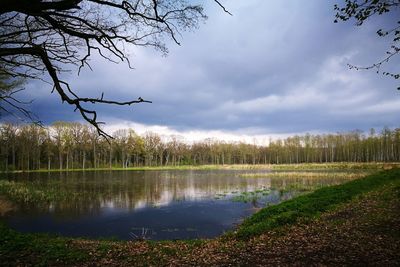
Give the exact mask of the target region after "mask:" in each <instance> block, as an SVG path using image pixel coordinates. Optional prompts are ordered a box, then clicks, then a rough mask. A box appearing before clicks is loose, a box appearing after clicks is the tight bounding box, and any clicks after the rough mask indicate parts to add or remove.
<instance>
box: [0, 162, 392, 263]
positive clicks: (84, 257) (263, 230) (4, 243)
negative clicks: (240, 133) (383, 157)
mask: <svg viewBox="0 0 400 267" xmlns="http://www.w3.org/2000/svg"><path fill="white" fill-rule="evenodd" d="M246 179H251V178H246ZM256 179H260V178H256ZM279 179H281V178H279ZM313 179H315V178H313ZM399 193H400V169H397V168H394V169H391V170H385V171H381V172H378V173H375V174H372V175H368V176H367V177H365V178H360V179H355V180H353V181H350V182H347V183H344V184H341V185H335V186H330V187H324V188H320V189H317V190H315V191H314V192H311V193H309V194H306V195H302V196H298V197H296V198H293V199H291V200H288V201H285V202H282V203H280V204H277V205H272V206H268V207H266V208H263V209H261V210H260V211H258V212H257V213H256V214H254V215H252V216H251V217H250V218H248V219H246V220H245V221H244V222H243V223H242V224H241V225H239V227H238V228H237V229H236V230H234V231H231V232H229V233H227V234H225V235H223V236H222V237H220V238H216V239H211V240H194V241H164V242H154V241H135V242H120V241H110V240H87V239H71V238H65V237H56V236H51V235H48V234H22V233H18V232H15V231H14V230H11V229H10V228H8V227H7V226H5V225H4V224H0V241H1V242H0V251H1V253H0V258H1V260H2V262H3V263H4V264H20V265H25V264H34V265H56V264H62V265H86V264H89V263H90V264H99V265H106V264H114V265H120V266H121V265H144V264H146V265H171V264H172V265H185V264H194V263H195V264H196V265H210V264H211V265H224V264H228V263H231V264H232V263H235V264H237V265H245V264H266V263H265V262H264V260H265V257H266V255H267V256H268V257H267V258H268V262H269V263H270V264H271V263H274V264H275V263H276V264H283V263H286V264H290V259H292V260H293V261H295V262H297V263H303V264H307V263H310V257H313V258H315V259H314V260H313V262H314V263H320V264H328V263H331V264H344V263H356V262H358V263H360V262H363V263H367V262H368V263H374V264H383V263H384V262H386V263H387V264H391V265H393V264H396V263H397V264H398V257H397V256H398V251H399V250H398V249H400V239H399V238H400V236H399V235H398V230H399V229H400V223H399V218H398V213H397V212H396V211H398V207H399V205H400V199H399V196H400V194H399ZM347 222H348V223H347ZM396 232H397V234H396ZM338 240H340V242H339V243H338ZM368 240H369V241H368ZM371 242H372V243H373V245H374V246H373V247H371V246H370V243H371ZM295 244H298V245H297V246H296V249H295V250H293V246H295ZM299 244H301V246H300V247H299ZM278 248H279V249H278ZM380 248H385V249H383V250H382V249H380ZM325 250H328V251H330V252H332V253H334V255H336V254H337V253H340V257H332V256H329V255H333V254H329V253H328V254H327V253H326V252H325ZM339 251H341V252H339ZM338 255H339V254H338ZM291 263H292V264H293V263H294V262H291Z"/></svg>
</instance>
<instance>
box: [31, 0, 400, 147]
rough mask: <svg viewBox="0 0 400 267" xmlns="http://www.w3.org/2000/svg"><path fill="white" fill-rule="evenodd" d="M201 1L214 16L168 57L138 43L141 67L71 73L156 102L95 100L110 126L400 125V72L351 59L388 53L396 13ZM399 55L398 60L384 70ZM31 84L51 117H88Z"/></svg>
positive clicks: (99, 65)
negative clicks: (349, 17) (338, 18)
mask: <svg viewBox="0 0 400 267" xmlns="http://www.w3.org/2000/svg"><path fill="white" fill-rule="evenodd" d="M204 2H206V3H205V9H206V13H207V15H208V16H209V19H208V20H207V21H206V23H205V24H204V25H201V26H200V28H199V29H198V30H195V31H193V32H185V33H183V34H182V36H181V37H180V41H181V44H182V45H181V46H177V45H175V44H173V43H172V42H169V41H167V44H168V48H169V50H170V53H169V55H168V56H167V57H163V56H162V55H161V54H160V53H158V52H157V51H154V50H152V49H150V48H148V49H134V50H132V51H131V53H132V55H131V61H132V63H133V66H134V68H135V69H134V70H131V69H129V68H128V67H127V66H126V65H125V64H118V65H115V64H112V63H110V62H107V61H104V60H101V59H99V58H97V57H94V58H92V61H91V65H92V66H93V67H94V68H93V71H90V70H86V71H84V72H83V73H81V74H80V76H78V75H77V73H76V72H73V73H72V74H71V75H70V76H69V77H68V80H69V82H70V84H71V86H72V87H73V88H74V89H75V91H76V92H78V93H79V94H80V95H84V96H88V95H92V96H99V95H100V94H101V92H104V93H105V96H106V97H108V98H112V99H116V100H128V99H136V98H137V97H138V96H141V97H143V98H144V99H148V100H152V101H153V104H140V105H136V106H134V107H117V106H101V105H97V106H96V109H97V111H98V113H99V116H100V119H101V120H102V121H105V122H106V123H107V126H106V129H108V130H109V131H112V130H113V129H115V128H121V127H128V126H130V127H134V129H136V130H137V131H138V132H144V131H146V130H151V131H155V132H159V133H163V134H164V133H166V134H171V133H172V134H180V135H183V136H185V137H187V138H189V139H190V138H193V137H194V136H197V137H199V138H203V137H211V136H214V137H221V138H225V139H228V140H229V139H235V138H236V137H237V138H242V139H243V138H252V137H253V136H256V137H258V138H269V137H276V136H286V135H292V134H302V133H306V132H311V133H329V132H339V131H340V132H341V131H348V130H354V129H361V130H368V129H369V128H371V127H375V128H382V127H383V126H389V127H399V126H400V124H399V122H400V116H399V114H400V95H399V91H398V90H396V88H397V86H398V81H397V82H396V81H395V80H393V79H390V78H386V77H383V76H382V75H378V74H376V73H375V72H374V71H355V70H349V69H348V67H347V63H351V64H354V65H360V66H365V65H369V64H372V63H374V62H377V61H379V60H380V59H382V58H383V57H384V56H385V51H386V50H387V49H388V47H389V46H390V39H384V38H379V37H377V35H376V31H377V30H378V29H379V28H381V27H384V26H388V25H391V24H392V25H393V21H395V20H394V16H392V17H390V16H385V17H384V16H382V17H378V18H376V19H374V20H370V21H368V22H367V23H365V24H364V25H362V26H361V27H356V26H355V23H354V21H350V22H347V23H337V24H335V23H333V21H334V16H335V12H334V10H333V5H334V4H335V3H338V2H339V3H340V0H336V1H320V0H308V1H300V0H288V1H279V0H275V1H272V0H271V1H265V0H246V1H244V0H243V1H242V0H241V1H239V0H227V1H223V3H224V5H225V6H226V8H227V9H228V10H229V11H230V12H231V13H233V16H229V15H227V14H225V13H224V12H223V11H222V10H221V9H219V7H218V6H217V5H216V4H215V3H213V1H204ZM398 14H399V13H398V12H397V14H396V15H398ZM399 63H400V60H398V59H396V60H392V62H391V63H390V64H388V65H387V69H392V70H393V69H396V68H395V67H398V66H399ZM397 71H398V69H397ZM27 89H29V90H26V93H25V94H27V95H26V96H25V97H27V98H29V97H32V98H33V99H34V103H33V105H32V106H31V110H32V111H33V112H34V113H36V114H37V115H38V116H39V117H40V119H41V120H42V121H44V122H45V123H46V124H51V123H52V122H53V121H56V120H65V121H80V120H81V118H80V116H79V114H77V113H74V112H73V108H72V107H71V106H68V105H66V104H64V105H61V104H60V100H59V97H58V96H57V95H55V94H53V95H52V94H50V91H51V87H49V86H48V85H46V84H39V83H32V84H28V85H27Z"/></svg>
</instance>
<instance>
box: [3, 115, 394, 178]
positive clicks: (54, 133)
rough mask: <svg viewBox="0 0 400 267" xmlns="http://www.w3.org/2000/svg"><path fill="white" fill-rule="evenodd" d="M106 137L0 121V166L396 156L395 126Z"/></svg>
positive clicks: (64, 125)
mask: <svg viewBox="0 0 400 267" xmlns="http://www.w3.org/2000/svg"><path fill="white" fill-rule="evenodd" d="M112 136H113V138H112V139H105V138H103V137H99V135H98V133H97V131H96V129H95V128H94V127H92V126H88V125H86V124H81V123H70V122H55V123H54V124H52V125H51V126H49V127H42V126H38V125H35V124H23V125H22V124H21V125H14V124H2V125H0V147H1V150H0V169H1V170H2V171H14V170H40V169H43V170H51V169H61V170H71V169H89V168H92V169H93V168H129V167H142V166H180V165H205V164H215V165H220V164H292V163H296V164H297V163H325V162H393V161H399V160H400V128H396V129H390V128H388V127H384V128H383V129H382V130H375V129H370V131H369V132H368V133H364V132H362V131H360V130H354V131H350V132H343V133H336V134H305V135H301V136H299V135H296V136H291V137H288V138H285V139H277V140H270V142H269V144H268V145H266V146H265V145H264V146H261V145H257V140H254V144H248V143H245V142H224V141H219V140H217V139H212V138H208V139H205V140H203V141H200V142H194V143H189V142H187V141H185V140H184V139H183V137H180V136H161V135H159V134H157V133H152V132H147V133H145V134H144V135H142V136H140V135H138V134H136V133H135V132H134V131H133V130H131V129H129V130H128V129H121V130H117V131H115V132H114V133H113V134H112Z"/></svg>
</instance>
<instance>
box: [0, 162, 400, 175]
mask: <svg viewBox="0 0 400 267" xmlns="http://www.w3.org/2000/svg"><path fill="white" fill-rule="evenodd" d="M393 167H395V168H396V167H400V163H398V162H372V163H354V162H338V163H301V164H256V165H251V164H232V165H229V164H225V165H180V166H148V167H146V166H143V167H129V168H119V167H112V168H86V169H50V170H49V169H39V170H15V171H9V172H6V171H0V173H35V172H81V171H162V170H286V171H289V170H377V169H378V170H381V169H391V168H393Z"/></svg>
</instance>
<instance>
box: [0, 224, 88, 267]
mask: <svg viewBox="0 0 400 267" xmlns="http://www.w3.org/2000/svg"><path fill="white" fill-rule="evenodd" d="M86 258H88V255H87V254H86V253H84V252H83V251H81V250H79V249H77V248H72V247H69V246H68V239H66V238H62V237H56V236H52V235H48V234H22V233H18V232H16V231H14V230H11V229H10V228H8V227H7V226H5V225H4V224H3V223H0V259H1V263H0V265H2V266H18V265H25V264H26V263H29V264H30V265H34V266H48V265H55V264H57V265H63V264H72V263H75V262H82V261H84V260H85V259H86ZM19 262H21V263H19Z"/></svg>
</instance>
